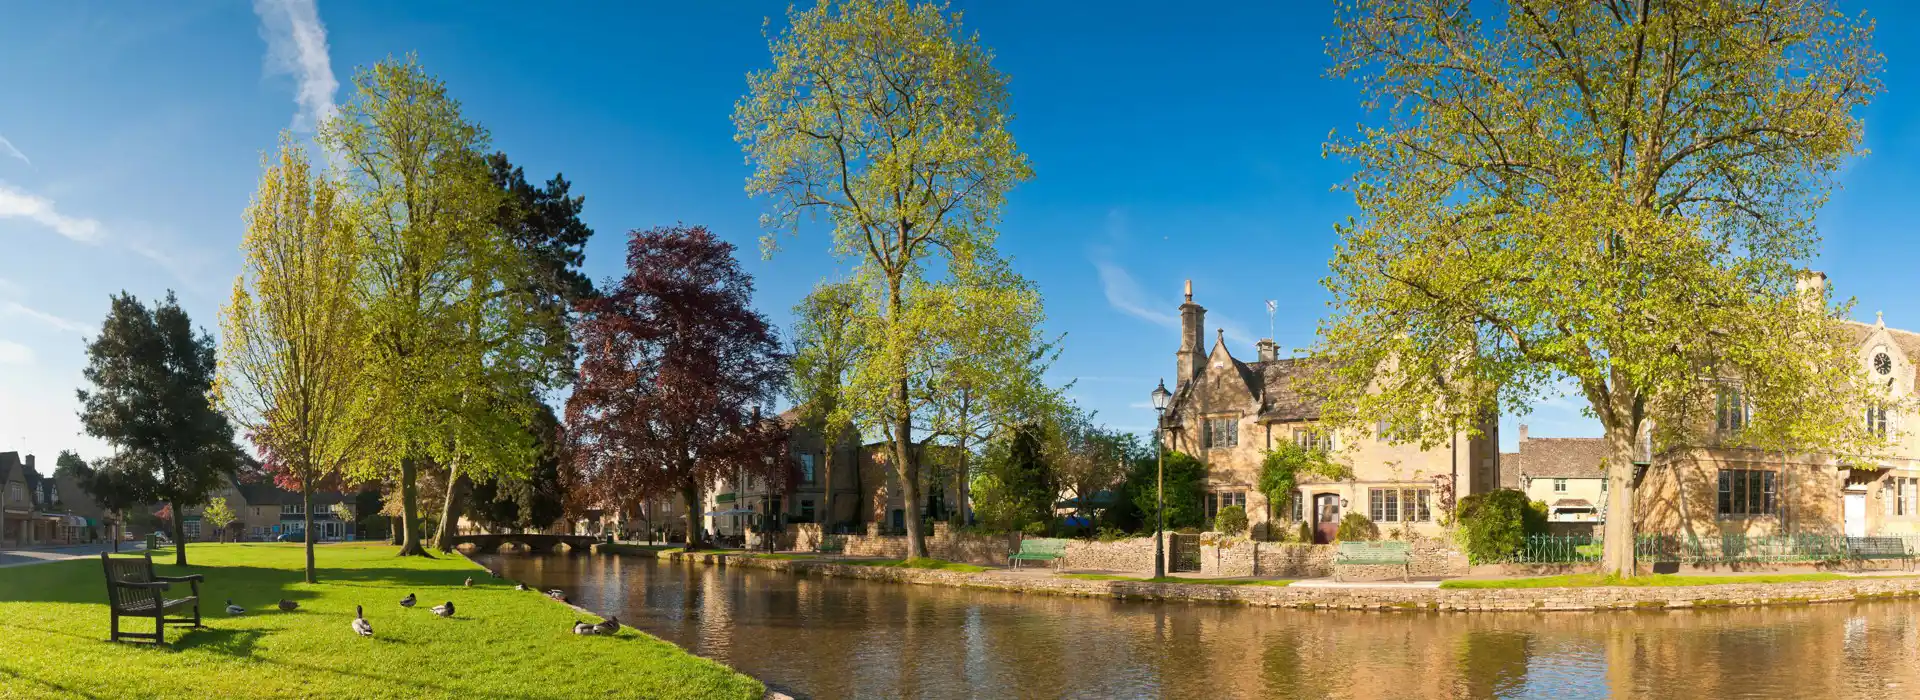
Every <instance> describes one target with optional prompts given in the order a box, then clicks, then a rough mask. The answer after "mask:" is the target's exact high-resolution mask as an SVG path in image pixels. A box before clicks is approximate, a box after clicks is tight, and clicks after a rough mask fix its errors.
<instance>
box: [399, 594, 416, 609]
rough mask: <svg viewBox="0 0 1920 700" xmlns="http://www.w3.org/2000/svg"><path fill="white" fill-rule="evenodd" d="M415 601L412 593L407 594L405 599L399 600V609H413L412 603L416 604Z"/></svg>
mask: <svg viewBox="0 0 1920 700" xmlns="http://www.w3.org/2000/svg"><path fill="white" fill-rule="evenodd" d="M416 600H417V599H415V598H414V597H413V594H412V593H408V594H407V597H405V598H401V599H400V607H403V608H411V607H413V604H414V602H416Z"/></svg>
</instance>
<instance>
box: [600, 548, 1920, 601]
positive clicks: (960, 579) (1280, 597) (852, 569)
mask: <svg viewBox="0 0 1920 700" xmlns="http://www.w3.org/2000/svg"><path fill="white" fill-rule="evenodd" d="M596 551H602V552H605V553H608V554H615V555H628V556H651V557H657V558H661V559H669V560H673V561H677V562H683V563H694V564H705V565H719V566H744V567H753V568H759V569H769V570H774V571H783V572H787V573H790V574H794V575H799V576H834V577H843V578H856V579H864V580H869V581H888V582H893V583H905V584H912V585H924V586H948V587H954V588H966V589H975V590H993V591H1004V592H1011V593H1030V594H1036V595H1060V596H1075V597H1098V598H1115V599H1122V600H1164V601H1186V602H1200V603H1219V604H1228V605H1248V606H1255V607H1271V608H1294V609H1299V610H1356V611H1405V612H1415V611H1417V612H1556V611H1622V610H1639V611H1646V610H1684V609H1692V608H1717V607H1735V606H1765V605H1808V604H1814V603H1836V602H1850V601H1858V600H1879V599H1889V598H1920V576H1878V577H1848V578H1840V579H1833V580H1788V581H1780V582H1750V581H1743V582H1730V583H1702V584H1698V585H1678V586H1587V587H1512V588H1490V587H1489V588H1441V587H1438V586H1420V587H1416V586H1408V585H1404V584H1400V583H1399V582H1397V581H1396V582H1380V583H1378V584H1367V583H1348V584H1338V585H1302V584H1301V583H1299V582H1296V583H1295V584H1293V585H1288V586H1275V585H1233V584H1218V583H1184V582H1182V583H1176V582H1171V581H1168V580H1164V579H1163V580H1155V581H1147V580H1113V579H1101V578H1095V577H1072V578H1069V577H1066V576H1059V575H1055V574H1053V573H1052V572H1050V571H1046V570H1044V569H1042V570H1029V569H1023V570H1020V571H1012V570H1004V569H992V570H988V571H982V572H959V571H942V570H937V569H913V568H892V567H875V566H860V565H856V564H853V563H851V562H847V561H844V560H843V561H835V560H831V559H806V558H792V557H790V556H780V557H761V556H756V555H752V554H746V553H740V552H705V551H696V552H686V551H682V550H678V549H672V550H665V549H656V548H649V547H642V546H630V545H613V546H610V547H601V548H598V549H597V550H596ZM1732 580H1733V581H1739V579H1732Z"/></svg>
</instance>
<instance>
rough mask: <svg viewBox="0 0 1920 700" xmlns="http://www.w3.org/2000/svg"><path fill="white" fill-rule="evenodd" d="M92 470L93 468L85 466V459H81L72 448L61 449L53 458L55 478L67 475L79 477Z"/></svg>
mask: <svg viewBox="0 0 1920 700" xmlns="http://www.w3.org/2000/svg"><path fill="white" fill-rule="evenodd" d="M92 472H93V470H92V469H91V468H89V467H88V466H87V460H85V459H81V458H80V455H79V454H78V453H76V452H74V451H73V450H61V451H60V456H59V457H55V458H54V460H53V478H55V479H62V478H66V477H68V476H71V477H73V478H74V479H79V478H81V477H84V476H86V475H88V474H91V473H92Z"/></svg>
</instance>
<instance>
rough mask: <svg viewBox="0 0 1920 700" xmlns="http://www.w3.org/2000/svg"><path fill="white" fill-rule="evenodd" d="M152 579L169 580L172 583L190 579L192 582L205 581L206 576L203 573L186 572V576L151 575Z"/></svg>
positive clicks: (184, 581)
mask: <svg viewBox="0 0 1920 700" xmlns="http://www.w3.org/2000/svg"><path fill="white" fill-rule="evenodd" d="M153 580H155V581H171V582H173V583H186V582H188V581H192V582H194V583H204V582H206V580H207V577H206V575H205V574H187V575H186V576H155V577H153Z"/></svg>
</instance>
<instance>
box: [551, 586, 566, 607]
mask: <svg viewBox="0 0 1920 700" xmlns="http://www.w3.org/2000/svg"><path fill="white" fill-rule="evenodd" d="M547 597H548V598H552V599H554V600H557V601H560V602H562V603H565V602H567V592H566V591H563V590H560V589H558V588H555V589H552V590H549V591H547Z"/></svg>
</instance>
